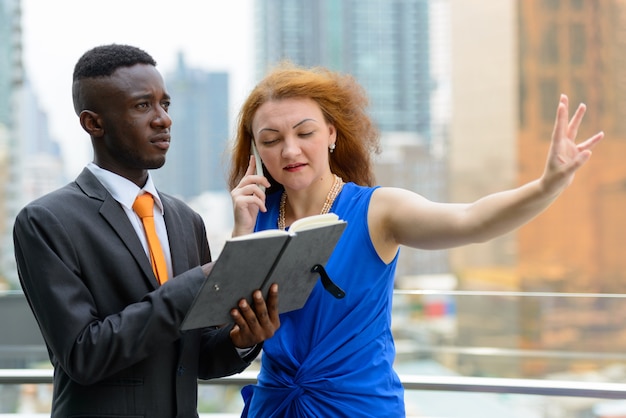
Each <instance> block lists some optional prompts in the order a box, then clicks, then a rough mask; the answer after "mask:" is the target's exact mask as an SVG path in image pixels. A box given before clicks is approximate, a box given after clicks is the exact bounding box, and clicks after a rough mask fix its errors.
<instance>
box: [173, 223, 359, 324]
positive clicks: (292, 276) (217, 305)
mask: <svg viewBox="0 0 626 418" xmlns="http://www.w3.org/2000/svg"><path fill="white" fill-rule="evenodd" d="M346 225H347V224H346V222H345V221H343V220H340V219H339V217H338V216H337V215H335V214H332V213H328V214H324V215H315V216H309V217H306V218H302V219H299V220H297V221H296V222H294V223H293V224H292V225H291V227H290V228H289V231H283V230H279V229H268V230H264V231H258V232H254V233H251V234H247V235H242V236H239V237H235V238H232V239H230V240H227V241H226V243H225V244H224V248H223V249H222V252H221V253H220V255H219V257H218V259H217V261H216V262H215V265H214V266H213V269H212V270H211V272H210V273H209V275H208V276H207V278H206V280H205V282H204V284H203V285H202V287H201V288H200V291H199V292H198V294H197V295H196V299H195V300H194V302H193V304H192V305H191V308H190V309H189V312H187V316H186V317H185V319H184V321H183V324H182V326H181V329H182V330H187V329H194V328H201V327H206V326H214V325H221V324H225V323H229V322H232V318H231V317H230V311H231V309H233V308H235V307H236V306H237V303H238V302H239V300H241V299H242V298H246V300H247V301H248V302H249V303H250V306H254V305H253V303H252V293H253V292H254V291H255V290H256V289H260V290H261V291H262V292H263V297H267V292H268V290H269V288H270V286H271V285H272V284H273V283H278V300H279V303H278V306H279V311H280V313H283V312H289V311H292V310H295V309H300V308H302V306H304V303H305V302H306V300H307V299H308V297H309V295H310V293H311V291H312V290H313V287H314V286H315V284H316V283H317V280H318V279H319V278H320V277H321V279H322V283H323V285H324V288H326V290H327V291H329V292H330V293H331V294H332V295H334V296H335V297H337V298H341V297H343V296H344V294H343V291H342V290H341V289H340V288H338V287H337V286H336V285H335V284H334V283H333V282H332V280H331V279H330V278H329V277H328V275H327V274H326V271H325V270H324V265H325V264H326V262H327V261H328V259H329V258H330V255H331V254H332V252H333V249H334V248H335V245H336V244H337V241H339V238H340V237H341V234H342V233H343V230H344V229H345V227H346Z"/></svg>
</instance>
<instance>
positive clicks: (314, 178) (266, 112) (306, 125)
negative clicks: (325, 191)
mask: <svg viewBox="0 0 626 418" xmlns="http://www.w3.org/2000/svg"><path fill="white" fill-rule="evenodd" d="M252 132H253V134H254V139H255V142H256V146H257V148H258V151H259V155H260V157H261V160H262V161H263V164H265V168H266V169H267V170H268V171H269V173H270V174H271V175H272V177H273V178H274V180H276V181H277V182H279V183H280V184H282V185H283V186H284V187H285V189H286V190H305V189H307V188H308V187H310V186H311V185H315V184H317V183H319V180H322V179H324V178H327V177H330V174H331V172H330V166H329V161H328V155H329V152H328V147H329V146H330V145H331V144H333V143H334V142H335V140H336V130H335V127H334V126H333V125H331V124H329V123H328V122H326V120H325V118H324V115H323V114H322V111H321V109H320V107H319V105H318V104H317V103H316V102H315V101H314V100H311V99H308V98H290V99H281V100H274V101H269V102H266V103H264V104H262V105H261V106H260V107H259V108H258V110H257V111H256V113H255V115H254V118H253V119H252Z"/></svg>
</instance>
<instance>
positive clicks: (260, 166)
mask: <svg viewBox="0 0 626 418" xmlns="http://www.w3.org/2000/svg"><path fill="white" fill-rule="evenodd" d="M252 155H254V162H255V164H256V174H257V175H259V176H262V175H263V162H262V161H261V157H259V151H257V149H256V145H255V144H254V139H253V140H252ZM259 187H260V188H261V190H263V191H265V187H264V186H261V185H259Z"/></svg>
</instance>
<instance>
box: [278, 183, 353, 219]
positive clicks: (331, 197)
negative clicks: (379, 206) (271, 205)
mask: <svg viewBox="0 0 626 418" xmlns="http://www.w3.org/2000/svg"><path fill="white" fill-rule="evenodd" d="M334 176H335V181H334V182H333V186H332V187H331V188H330V190H329V191H328V194H327V195H326V200H325V201H324V206H322V211H321V212H320V215H322V214H324V213H328V212H329V211H330V208H331V207H332V206H333V203H334V202H335V199H336V198H337V196H338V195H339V192H341V189H342V188H343V180H342V179H341V177H339V176H338V175H336V174H335V175H334ZM286 206H287V192H283V194H282V195H281V196H280V206H279V209H278V229H286V228H287V227H286V225H285V210H286V209H285V208H286Z"/></svg>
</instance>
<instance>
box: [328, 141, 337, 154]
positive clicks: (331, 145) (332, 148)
mask: <svg viewBox="0 0 626 418" xmlns="http://www.w3.org/2000/svg"><path fill="white" fill-rule="evenodd" d="M335 147H336V145H335V143H334V142H333V143H332V144H330V145H329V146H328V149H329V150H330V153H331V154H332V153H333V151H334V150H335Z"/></svg>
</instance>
